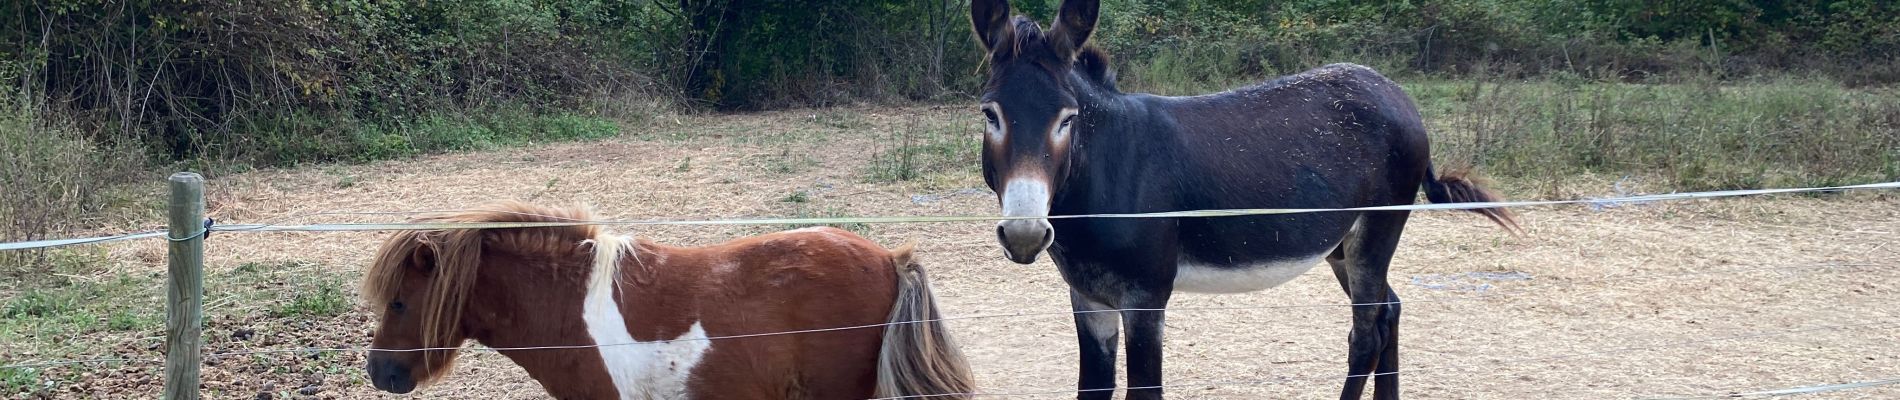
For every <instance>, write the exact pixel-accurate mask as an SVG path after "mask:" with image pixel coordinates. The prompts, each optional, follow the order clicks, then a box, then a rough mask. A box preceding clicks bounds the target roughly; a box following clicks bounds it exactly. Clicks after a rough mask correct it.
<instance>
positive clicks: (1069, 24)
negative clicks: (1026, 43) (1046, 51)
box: [1049, 0, 1102, 59]
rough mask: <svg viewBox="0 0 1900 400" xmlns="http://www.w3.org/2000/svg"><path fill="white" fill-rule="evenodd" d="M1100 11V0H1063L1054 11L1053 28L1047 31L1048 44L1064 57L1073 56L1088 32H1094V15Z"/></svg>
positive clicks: (1084, 41) (1086, 38) (1087, 36)
mask: <svg viewBox="0 0 1900 400" xmlns="http://www.w3.org/2000/svg"><path fill="white" fill-rule="evenodd" d="M1101 11H1102V2H1101V1H1100V0H1063V1H1062V8H1061V9H1058V10H1057V11H1056V23H1055V29H1054V30H1052V31H1051V32H1049V46H1050V47H1051V48H1053V49H1055V51H1056V54H1057V55H1061V56H1062V58H1064V59H1072V58H1075V55H1076V53H1078V52H1077V50H1080V49H1082V44H1084V43H1088V41H1089V33H1091V32H1095V17H1096V15H1097V14H1100V13H1101Z"/></svg>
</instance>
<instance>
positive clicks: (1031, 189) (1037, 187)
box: [1003, 178, 1049, 217]
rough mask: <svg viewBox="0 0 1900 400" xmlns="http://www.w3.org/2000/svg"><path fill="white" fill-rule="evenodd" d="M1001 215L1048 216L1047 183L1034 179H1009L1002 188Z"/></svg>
mask: <svg viewBox="0 0 1900 400" xmlns="http://www.w3.org/2000/svg"><path fill="white" fill-rule="evenodd" d="M1003 215H1005V216H1011V217H1047V216H1049V183H1047V182H1043V180H1042V179H1036V178H1011V179H1010V180H1009V183H1007V184H1004V186H1003Z"/></svg>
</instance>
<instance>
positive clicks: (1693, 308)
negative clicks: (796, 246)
mask: <svg viewBox="0 0 1900 400" xmlns="http://www.w3.org/2000/svg"><path fill="white" fill-rule="evenodd" d="M844 112H847V113H852V116H851V118H853V119H854V120H856V121H859V122H855V123H853V124H846V126H844V127H839V126H837V125H838V124H826V123H824V121H822V120H824V119H826V118H828V117H825V116H821V115H819V114H818V113H819V112H815V111H787V112H777V113H768V114H759V115H746V116H721V117H680V118H679V119H677V120H676V121H663V122H661V123H656V124H652V125H641V126H637V127H629V128H628V131H629V132H628V136H627V137H625V138H621V139H614V140H607V141H600V142H588V143H564V144H553V145H545V146H534V147H530V148H516V149H505V150H496V151H486V152H476V153H469V154H455V155H443V156H433V157H425V158H420V159H412V160H401V161H390V162H380V163H373V164H367V165H352V166H321V167H311V168H302V169H295V170H271V171H260V172H253V173H245V174H238V175H233V176H225V177H220V178H216V179H213V180H211V181H210V183H209V184H208V187H209V190H210V193H211V194H210V196H211V205H210V208H211V214H212V216H213V217H216V218H218V219H219V220H220V221H222V222H224V223H257V222H273V220H275V219H277V218H279V217H285V216H294V215H299V214H305V213H315V212H326V211H394V210H428V209H454V208H459V207H464V206H468V205H471V204H474V203H477V202H481V201H485V200H490V199H497V198H513V199H524V200H532V201H535V202H542V203H550V204H573V203H578V204H589V205H592V206H594V207H596V208H597V209H598V210H599V212H600V213H601V214H603V215H604V216H606V217H609V218H614V219H647V218H732V217H754V216H785V215H794V214H796V213H798V212H799V210H806V211H811V210H826V211H830V212H838V213H842V214H848V215H920V214H926V215H947V214H989V213H993V212H995V203H994V202H995V200H994V198H993V197H992V196H991V195H990V194H989V192H988V191H987V189H982V187H983V186H982V181H981V179H980V178H979V177H977V176H976V174H974V170H973V169H969V168H964V169H955V170H952V171H950V172H943V173H937V174H933V175H932V176H930V177H926V178H925V179H920V180H913V181H904V182H896V183H871V182H867V181H866V179H864V178H863V176H864V171H865V170H866V168H867V167H866V165H867V163H869V162H870V159H871V158H872V157H870V154H873V153H877V152H880V151H886V150H887V149H889V148H890V146H891V145H889V144H880V139H883V138H887V137H889V133H890V132H892V131H897V130H901V129H905V128H904V127H905V126H907V124H911V125H914V123H913V121H915V120H917V119H918V118H926V119H931V120H936V121H951V122H952V123H953V124H954V123H956V121H961V120H963V119H968V120H970V123H971V127H972V128H971V129H972V130H971V131H972V132H974V123H975V118H974V117H972V116H971V115H974V114H971V113H968V112H967V110H964V109H962V108H956V107H948V108H905V109H875V110H874V109H861V110H853V111H844ZM966 114H970V115H966ZM774 137H781V138H782V139H783V140H764V139H762V138H767V139H769V138H774ZM967 140H968V141H969V143H968V145H970V146H975V145H976V143H975V140H977V139H976V135H975V134H971V135H969V137H968V139H967ZM787 160H791V161H787ZM971 162H974V161H971ZM788 165H789V166H788ZM1638 186H1639V187H1640V185H1638ZM1650 189H1652V190H1655V189H1657V188H1650ZM1575 191H1576V194H1577V195H1580V196H1608V195H1612V194H1613V193H1612V192H1611V189H1610V185H1608V184H1600V185H1599V184H1593V183H1591V182H1588V181H1587V180H1585V181H1583V182H1581V183H1577V184H1576V190H1575ZM800 192H803V193H805V195H795V194H796V193H800ZM794 196H797V197H801V199H800V200H803V202H797V201H792V200H791V198H792V197H794ZM1520 213H1521V215H1522V218H1523V220H1524V225H1525V227H1526V228H1527V229H1528V234H1527V235H1525V236H1523V237H1511V236H1509V235H1507V234H1505V233H1504V232H1503V231H1500V230H1498V229H1496V228H1494V227H1493V226H1492V225H1490V223H1489V222H1487V221H1485V220H1484V218H1482V217H1479V216H1476V215H1472V214H1466V213H1450V212H1422V213H1418V214H1414V217H1413V220H1412V223H1411V224H1410V225H1409V226H1408V229H1407V235H1406V237H1405V240H1404V242H1403V245H1402V249H1401V250H1400V251H1399V254H1398V256H1397V259H1396V260H1395V261H1394V265H1393V272H1392V276H1393V278H1392V282H1393V284H1394V285H1395V287H1396V288H1397V290H1398V292H1399V294H1400V295H1401V296H1403V298H1404V299H1405V300H1406V301H1407V303H1408V304H1407V305H1406V307H1405V311H1404V312H1405V314H1404V317H1403V325H1402V326H1403V332H1404V334H1403V338H1402V344H1401V348H1402V354H1403V359H1404V366H1403V367H1402V368H1401V371H1402V376H1403V378H1402V381H1403V383H1402V385H1403V387H1404V392H1405V394H1406V395H1407V397H1410V398H1426V399H1525V398H1549V399H1605V398H1654V397H1663V398H1669V397H1680V396H1708V395H1721V394H1726V393H1733V392H1748V391H1755V390H1772V389H1781V388H1788V387H1797V386H1808V385H1820V384H1832V383H1843V382H1855V381H1867V380H1879V379H1893V378H1895V377H1900V345H1896V344H1895V343H1896V339H1900V336H1896V334H1895V333H1894V332H1895V329H1894V328H1895V327H1900V308H1895V306H1894V305H1893V304H1894V300H1896V296H1897V295H1900V270H1896V267H1900V261H1897V259H1900V244H1895V240H1894V239H1893V238H1894V237H1895V236H1894V235H1895V233H1896V232H1900V198H1897V197H1896V196H1894V195H1893V194H1891V193H1890V194H1884V195H1883V194H1860V195H1846V196H1831V197H1826V198H1817V197H1798V196H1780V197H1773V198H1753V199H1740V200H1720V201H1694V202H1676V203H1657V204H1641V205H1624V206H1620V207H1612V208H1599V209H1593V208H1587V207H1547V208H1532V209H1523V210H1520ZM397 219H398V217H396V216H389V215H356V216H336V215H325V216H312V217H302V218H292V219H291V220H290V221H286V222H340V221H394V220H397ZM778 228H781V227H653V228H641V229H639V230H638V231H634V232H631V233H634V234H637V235H640V236H644V237H648V238H652V239H654V240H659V241H662V242H669V243H676V244H705V243H713V242H717V241H721V240H724V239H728V238H733V237H737V236H740V235H747V234H754V233H760V232H765V231H769V230H776V229H778ZM614 229H622V228H614ZM991 229H992V228H991V225H990V224H989V223H980V222H979V223H940V224H897V225H874V226H865V227H859V228H858V230H859V231H861V232H863V233H864V234H865V235H866V236H868V237H870V238H872V239H873V240H877V241H879V242H882V243H885V244H886V245H891V246H895V245H897V244H899V243H900V242H903V241H905V240H913V239H914V240H918V241H920V242H921V246H920V247H919V249H920V252H921V254H922V255H923V257H924V261H925V263H926V265H927V266H928V268H929V269H930V272H931V273H932V274H933V280H934V284H935V287H936V290H937V294H938V299H939V301H940V303H941V305H942V307H943V308H944V309H945V310H946V312H947V313H948V314H950V315H953V316H956V315H976V314H996V313H1019V312H1020V313H1047V312H1055V313H1060V312H1066V311H1068V310H1069V306H1068V303H1067V297H1066V292H1065V290H1066V288H1065V287H1064V285H1063V284H1062V282H1061V281H1060V279H1059V278H1058V277H1057V274H1056V272H1055V270H1054V266H1053V265H1051V264H1050V263H1049V261H1048V260H1047V258H1046V257H1044V258H1043V261H1041V262H1039V263H1038V264H1035V265H1029V266H1022V265H1016V264H1013V263H1010V262H1008V261H1006V260H1004V259H1003V258H1002V257H1001V255H1000V251H999V250H998V249H997V247H996V244H995V243H994V242H993V240H994V239H993V237H992V235H991V234H990V232H991ZM623 230H624V229H623ZM384 236H385V235H384V234H382V233H227V234H220V235H217V236H216V237H214V238H213V239H211V241H210V242H209V247H208V249H207V252H208V259H209V266H208V268H210V269H211V270H213V271H220V270H228V269H231V268H235V267H236V266H238V265H241V264H245V263H279V262H293V261H295V262H308V263H312V264H310V265H314V266H315V267H312V268H322V269H325V270H332V271H337V272H342V273H346V274H355V273H358V271H360V270H361V269H362V268H363V267H364V265H365V264H366V263H367V262H368V258H369V256H370V255H371V253H372V252H373V251H374V250H375V248H376V246H377V244H378V243H379V242H380V240H382V238H383V237H384ZM109 249H111V250H110V251H111V253H112V254H113V256H114V257H115V258H116V259H121V260H124V267H125V268H130V269H152V270H160V269H163V268H164V267H163V263H162V261H163V254H164V250H163V245H162V243H159V242H156V241H146V242H139V243H129V244H118V245H112V246H110V247H109ZM351 276H354V275H351ZM212 297H215V294H214V295H212ZM1345 302H1346V299H1345V296H1344V295H1343V294H1342V293H1341V292H1340V290H1339V287H1338V286H1337V284H1336V283H1335V282H1334V280H1333V277H1332V276H1331V273H1330V271H1329V270H1328V269H1326V268H1315V269H1314V270H1313V271H1311V272H1309V273H1307V274H1306V275H1304V276H1301V277H1300V278H1298V279H1295V280H1294V281H1292V282H1291V283H1288V284H1286V285H1284V286H1281V287H1278V288H1274V289H1270V290H1267V291H1262V292H1257V293H1250V294H1240V295H1197V294H1180V295H1177V296H1176V297H1175V301H1174V303H1173V306H1174V307H1176V308H1195V307H1251V308H1246V309H1223V310H1193V309H1183V310H1178V311H1174V312H1171V313H1170V314H1169V315H1168V317H1169V318H1168V322H1167V326H1168V327H1167V330H1166V334H1167V338H1166V346H1167V349H1166V354H1167V359H1166V379H1167V383H1168V384H1169V385H1170V386H1171V387H1170V388H1169V389H1168V393H1169V396H1170V397H1171V398H1176V399H1260V398H1333V397H1336V396H1337V391H1338V390H1339V384H1340V380H1341V377H1342V376H1343V375H1344V373H1345V372H1344V371H1345V364H1344V359H1345V358H1344V353H1345V347H1346V331H1347V328H1348V325H1349V321H1348V314H1349V312H1348V310H1347V309H1346V308H1344V307H1338V306H1334V305H1338V304H1342V303H1345ZM369 323H370V322H369V320H368V319H367V318H364V317H363V315H362V313H361V312H355V313H351V314H348V315H345V316H343V317H339V318H337V319H334V320H332V321H329V322H327V323H322V324H310V323H308V322H307V321H306V322H305V323H298V322H296V321H278V322H277V323H276V324H275V327H273V328H270V329H273V330H274V331H275V332H280V333H282V334H281V335H279V336H278V339H277V340H274V341H273V342H272V345H265V344H262V343H260V342H243V343H236V342H232V341H229V340H224V339H223V338H224V337H225V336H229V335H232V334H233V332H231V329H234V328H231V327H228V326H224V325H215V324H214V325H213V326H211V327H210V328H208V329H207V335H208V336H209V337H211V338H212V339H210V340H209V344H208V346H209V347H210V348H211V349H212V350H213V351H230V350H242V349H249V348H266V347H273V346H274V347H275V348H284V347H286V346H290V347H297V346H304V347H326V346H366V345H368V340H367V336H366V333H367V332H368V330H369V329H370V328H371V326H370V325H369ZM951 326H952V328H953V331H954V333H955V334H956V335H957V336H956V337H957V339H958V340H960V341H961V343H962V344H963V345H964V347H965V350H964V351H965V352H966V353H967V354H968V355H969V356H970V358H971V362H972V363H973V367H974V369H975V370H976V371H977V373H978V374H979V379H980V385H981V388H982V390H984V391H985V392H991V393H1038V394H1029V395H1022V396H1017V397H1011V398H1032V399H1060V398H1073V394H1072V393H1068V392H1065V391H1066V390H1071V389H1072V387H1073V386H1072V385H1073V381H1074V379H1075V377H1074V375H1075V370H1076V367H1075V356H1076V350H1075V349H1074V346H1075V345H1074V342H1073V340H1074V338H1073V335H1074V332H1073V330H1072V328H1071V319H1070V318H1069V317H1068V316H1067V315H1036V316H1020V317H997V318H982V319H966V320H958V321H954V322H952V323H951ZM293 333H294V334H293ZM312 357H314V355H313V356H312ZM335 357H338V358H336V359H333V360H332V361H333V362H334V363H335V365H341V366H345V367H353V366H357V365H360V360H361V357H360V355H355V354H343V355H338V356H335ZM288 358H289V357H286V359H288ZM245 364H247V363H240V362H230V363H223V364H220V365H214V366H210V367H208V368H209V369H208V370H207V372H206V374H207V378H206V379H207V382H208V383H207V387H212V388H215V389H217V390H216V391H215V393H213V394H212V395H211V397H212V398H253V397H254V396H256V395H257V394H258V393H260V392H265V393H272V392H279V391H283V390H285V388H293V390H294V388H296V387H300V386H303V385H305V384H306V383H307V381H309V380H312V379H315V380H320V381H321V380H326V379H327V382H329V383H328V384H325V385H323V387H322V390H320V391H317V392H316V393H315V395H314V396H313V397H318V398H350V399H354V398H390V397H392V396H385V395H381V394H380V393H379V392H376V391H375V390H374V389H373V388H371V387H370V386H369V385H368V384H367V383H363V382H365V381H364V380H363V377H362V372H361V370H360V369H353V368H341V369H336V368H333V369H332V370H330V371H328V372H327V374H328V375H327V378H326V377H321V376H320V377H315V378H312V377H310V376H307V375H298V374H295V373H281V372H279V373H272V372H269V371H262V370H258V371H253V370H249V369H245V368H246V367H243V365H245ZM155 379H156V378H153V380H155ZM267 385H268V386H267ZM156 390H157V387H156V385H155V384H153V382H149V381H148V382H144V383H143V384H132V383H127V382H125V381H111V382H99V383H98V384H96V385H94V386H92V387H91V388H90V389H89V390H88V391H89V392H90V394H86V395H81V396H79V397H93V396H99V397H130V398H152V397H155V395H156ZM1051 392H1056V393H1051ZM293 397H299V398H301V397H305V396H300V395H293ZM411 397H413V398H507V399H517V398H519V399H528V398H542V397H544V395H543V394H542V393H541V392H540V388H539V386H538V385H537V384H535V383H534V382H533V381H531V380H529V379H528V378H527V377H526V376H525V375H524V374H522V373H520V372H519V370H518V368H516V367H515V366H514V365H513V364H511V363H509V362H508V361H507V360H506V359H505V358H502V357H500V356H497V355H494V354H484V353H476V354H468V355H466V356H465V357H464V360H463V362H462V364H460V366H459V367H458V370H457V371H456V372H455V374H454V375H453V376H451V377H450V378H449V379H448V380H447V381H446V382H443V383H441V384H439V385H436V386H434V387H431V388H428V389H426V390H423V391H421V392H420V393H417V394H415V395H414V396H411ZM1810 397H1813V398H1838V399H1865V398H1900V387H1897V386H1887V387H1880V388H1871V389H1861V390H1854V391H1843V392H1834V393H1828V394H1821V395H1812V396H1810Z"/></svg>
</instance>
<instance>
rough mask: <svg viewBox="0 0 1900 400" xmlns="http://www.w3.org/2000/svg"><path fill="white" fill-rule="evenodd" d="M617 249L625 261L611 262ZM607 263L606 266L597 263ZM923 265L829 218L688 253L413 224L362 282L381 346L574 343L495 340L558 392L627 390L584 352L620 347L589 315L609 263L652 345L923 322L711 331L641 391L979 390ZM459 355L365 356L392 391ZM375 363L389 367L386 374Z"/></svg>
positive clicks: (578, 236) (513, 214)
mask: <svg viewBox="0 0 1900 400" xmlns="http://www.w3.org/2000/svg"><path fill="white" fill-rule="evenodd" d="M591 219H593V217H592V215H591V214H590V213H588V212H586V211H585V210H582V209H577V208H547V207H540V206H535V205H530V204H524V203H497V204H494V205H490V206H487V207H484V208H482V209H480V210H477V211H471V212H463V213H456V214H447V215H436V216H430V217H425V218H422V219H420V220H419V221H421V222H561V221H576V220H591ZM607 246H613V247H607ZM613 255H618V256H619V257H617V258H613V257H604V256H613ZM601 260H607V261H606V262H607V264H609V265H608V266H607V268H604V269H603V268H600V267H597V266H595V265H594V264H595V263H596V262H598V261H601ZM913 260H914V257H913V256H912V254H911V249H910V246H905V247H902V248H899V249H897V250H895V251H891V250H886V249H884V248H882V247H880V246H878V245H877V244H875V243H873V242H870V241H869V240H865V239H864V238H861V237H858V236H857V235H853V234H851V233H849V232H846V231H842V230H838V229H832V228H819V229H805V230H798V231H791V232H781V233H774V234H767V235H761V236H755V237H750V238H743V239H738V240H734V241H731V242H727V243H722V244H718V245H713V246H707V247H696V248H687V247H674V246H667V245H662V244H658V243H654V242H651V241H647V240H630V239H627V238H624V237H620V236H613V235H609V234H607V233H606V232H605V231H603V230H602V229H600V228H599V227H598V226H574V227H546V228H508V229H485V230H444V231H411V232H402V233H398V234H396V235H395V236H394V237H392V238H391V239H390V240H389V241H387V242H386V243H385V244H384V245H383V247H382V250H381V251H380V252H379V253H378V255H377V257H376V264H374V265H373V266H372V267H371V271H370V272H369V273H368V274H367V277H366V280H365V283H364V290H363V293H364V299H365V301H367V302H368V303H369V304H371V305H372V306H374V307H376V308H377V309H378V310H379V317H381V320H382V322H381V324H380V326H379V327H378V334H377V337H376V339H375V343H374V347H376V348H379V349H415V348H437V347H446V348H453V347H459V346H460V345H461V344H462V342H463V341H465V340H468V339H473V340H476V341H478V342H481V343H483V344H485V345H488V346H490V347H495V348H503V349H505V348H515V347H536V346H572V347H571V348H556V349H535V350H502V351H501V353H502V354H503V355H505V356H507V357H509V358H510V359H511V360H513V361H515V362H516V363H517V364H519V365H521V366H522V367H523V368H524V369H526V370H527V371H528V373H529V375H530V376H532V377H534V379H535V380H537V381H539V382H540V383H541V384H542V386H543V387H544V388H546V389H547V390H548V392H549V394H551V395H554V396H555V397H557V398H621V397H622V396H623V395H629V393H628V392H629V390H625V389H624V388H621V387H619V386H616V384H615V382H614V380H613V379H612V378H610V375H609V372H608V371H609V370H610V368H609V366H608V364H607V362H608V361H607V359H606V358H603V357H602V355H601V350H599V349H596V348H593V347H591V345H595V344H600V345H614V344H612V343H595V340H594V338H593V337H592V336H591V335H590V334H589V333H588V327H587V323H586V322H585V321H583V318H582V314H583V309H584V301H585V296H586V293H587V287H588V286H587V285H588V282H589V281H590V279H591V278H592V277H593V276H592V274H594V273H598V272H596V271H611V273H612V274H613V276H612V278H613V280H614V282H613V285H614V288H613V298H614V300H615V305H616V306H617V308H618V309H619V310H618V311H619V312H620V316H621V317H622V318H624V319H625V325H626V326H625V329H626V332H627V333H628V334H630V335H631V336H632V338H633V339H634V340H635V341H638V342H642V343H646V342H664V341H668V340H675V339H681V338H682V335H685V334H687V333H688V332H689V331H692V330H693V327H694V326H695V324H697V325H698V326H699V327H700V328H701V329H703V332H704V335H706V336H710V337H720V336H734V335H748V334H760V333H771V332H783V331H794V330H805V329H816V328H832V327H843V326H857V325H874V324H880V323H888V322H912V321H929V322H921V323H901V324H896V325H891V326H889V327H887V328H868V329H851V330H840V331H831V332H817V333H805V334H791V335H770V336H758V337H745V338H735V339H720V340H712V341H710V342H707V343H708V347H706V348H705V350H704V352H703V353H700V354H699V355H698V358H697V361H698V362H697V364H693V365H687V366H680V365H678V364H677V363H674V365H671V366H669V367H668V368H670V370H669V371H668V372H669V373H670V372H678V373H682V374H686V375H685V376H686V380H685V382H684V387H683V390H681V392H680V393H667V392H663V391H662V392H655V393H643V394H645V395H648V396H653V397H655V398H670V396H673V395H685V397H690V398H699V399H854V398H857V399H861V398H869V397H884V396H904V395H917V394H941V393H968V392H970V391H971V390H972V389H973V385H972V384H971V381H972V379H971V378H970V376H971V375H970V373H969V370H968V367H967V364H966V363H965V361H964V359H963V358H962V356H961V354H960V353H958V352H957V350H956V347H955V345H954V343H953V342H951V341H950V340H949V337H948V335H947V334H946V333H945V330H944V329H943V327H942V325H941V323H940V322H935V321H931V320H933V319H935V318H940V317H939V316H938V315H937V312H936V307H935V303H934V299H933V298H932V296H931V294H930V291H929V286H928V282H927V279H926V278H925V277H924V276H923V271H922V269H921V267H920V266H919V265H918V264H917V263H915V262H914V261H913ZM412 278H413V279H412ZM398 303H402V304H403V305H402V306H394V305H395V304H398ZM392 310H400V311H392ZM673 343H680V342H673ZM418 353H420V354H418ZM453 357H454V353H453V351H422V352H372V353H371V359H372V360H371V370H372V372H371V375H372V381H373V382H374V383H376V384H377V385H378V387H379V388H385V390H390V389H389V388H386V387H385V383H386V382H394V383H390V384H389V386H391V387H398V388H400V387H402V385H400V384H398V383H404V382H403V380H404V379H408V380H409V381H410V382H413V384H415V385H421V384H426V383H428V382H431V381H434V380H438V379H440V378H441V377H443V376H444V375H446V372H447V371H448V370H449V366H450V364H451V362H452V359H453ZM379 360H380V361H379ZM379 362H381V363H384V364H386V365H388V366H389V367H385V368H383V370H382V371H381V372H379V371H377V365H378V364H377V363H379ZM405 368H406V370H405ZM681 368H685V369H686V370H685V371H680V369H681ZM389 371H397V372H407V374H406V375H407V376H406V377H405V376H394V375H396V374H397V373H396V372H389ZM646 390H648V389H647V388H640V389H639V391H641V392H645V391H646ZM653 390H659V389H653ZM630 396H631V397H633V398H642V396H639V395H630ZM961 397H965V396H950V397H945V398H961Z"/></svg>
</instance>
